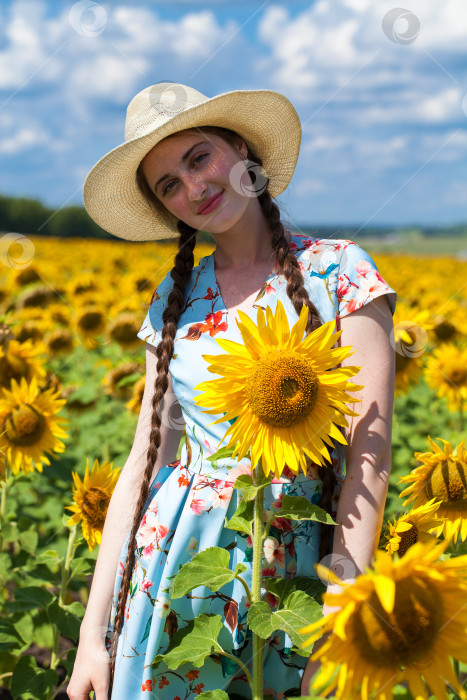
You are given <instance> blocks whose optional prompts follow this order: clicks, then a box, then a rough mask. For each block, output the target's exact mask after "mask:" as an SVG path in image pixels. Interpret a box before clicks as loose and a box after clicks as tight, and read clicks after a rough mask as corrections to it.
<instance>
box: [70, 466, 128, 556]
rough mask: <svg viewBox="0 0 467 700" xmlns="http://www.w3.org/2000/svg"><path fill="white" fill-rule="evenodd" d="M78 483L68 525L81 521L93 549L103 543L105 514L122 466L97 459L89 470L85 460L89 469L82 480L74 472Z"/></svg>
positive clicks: (75, 481)
mask: <svg viewBox="0 0 467 700" xmlns="http://www.w3.org/2000/svg"><path fill="white" fill-rule="evenodd" d="M72 474H73V481H74V483H75V486H74V488H73V500H74V503H73V505H71V506H66V508H67V510H71V511H72V512H74V515H72V516H71V517H70V519H69V520H68V522H67V525H68V526H70V525H74V524H75V523H79V522H81V527H82V530H83V536H84V539H85V540H86V542H87V543H88V547H89V549H90V551H91V552H92V550H93V549H94V547H95V546H96V544H100V543H101V537H102V530H103V528H104V522H105V516H106V514H107V508H108V507H109V503H110V498H111V496H112V492H113V490H114V488H115V484H116V483H117V481H118V477H119V476H120V469H119V468H115V469H114V468H113V464H112V462H102V465H101V466H100V467H99V462H98V461H97V459H96V460H95V461H94V465H93V467H92V470H91V473H89V460H88V459H87V460H86V471H85V474H84V479H83V481H81V479H80V477H79V475H78V474H77V473H76V472H72Z"/></svg>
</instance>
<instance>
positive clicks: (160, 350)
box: [109, 126, 337, 697]
mask: <svg viewBox="0 0 467 700" xmlns="http://www.w3.org/2000/svg"><path fill="white" fill-rule="evenodd" d="M198 129H199V130H200V131H202V132H203V133H204V134H215V135H217V136H220V137H221V138H223V139H224V140H225V141H226V142H227V143H228V144H230V145H231V146H232V147H235V146H236V145H237V143H238V135H237V134H236V133H235V132H234V131H232V130H230V129H225V128H223V127H216V126H203V127H197V130H198ZM247 147H248V155H247V157H248V159H249V160H250V161H253V162H254V163H257V164H259V165H260V166H261V165H262V161H261V159H260V158H259V156H258V155H257V154H256V153H255V152H254V150H253V148H252V147H250V146H247ZM249 174H250V178H252V174H251V173H249ZM137 181H138V185H139V187H140V188H141V190H142V192H143V194H144V195H145V196H146V198H147V200H148V202H149V204H150V205H151V206H153V207H155V208H157V209H158V210H161V209H162V210H164V207H163V205H162V203H161V202H160V200H159V199H158V198H157V197H156V195H155V194H154V192H152V190H151V189H150V188H149V186H148V184H147V182H146V179H145V177H144V175H143V172H142V169H141V165H140V167H139V168H138V171H137ZM252 181H253V178H252ZM258 201H259V204H260V206H261V209H262V212H263V215H264V218H265V220H266V221H267V222H268V224H269V227H270V229H271V231H272V240H271V246H272V250H273V252H274V256H275V262H276V266H277V270H278V272H279V273H280V274H282V275H283V276H284V277H285V279H286V281H287V287H286V290H287V295H288V297H289V299H290V300H291V302H292V304H293V307H294V309H295V311H296V312H297V315H300V311H301V309H302V306H303V304H305V305H306V306H307V307H308V309H309V311H310V313H309V316H308V322H307V326H306V334H309V333H311V332H312V331H313V330H315V329H316V328H318V327H319V326H321V325H322V321H321V318H320V316H319V313H318V311H317V309H316V307H315V306H314V304H313V302H312V301H311V300H310V298H309V296H308V292H307V290H306V288H305V286H304V282H303V275H302V272H301V270H300V266H299V263H298V260H297V257H296V255H295V254H294V253H293V251H292V250H291V249H290V247H289V243H288V241H287V238H286V236H285V228H284V226H283V224H282V222H281V219H280V210H279V208H278V206H277V204H275V202H273V200H272V197H271V195H270V193H269V191H268V188H267V187H266V188H265V189H264V191H263V192H261V194H259V195H258ZM177 228H178V231H179V233H180V237H179V239H178V252H177V254H176V256H175V260H174V267H173V268H172V270H171V272H170V276H171V278H172V279H173V282H174V284H173V288H172V290H171V292H170V294H169V295H168V299H167V306H166V308H165V309H164V312H163V314H162V321H163V324H164V325H163V328H162V331H161V336H162V339H161V341H160V342H159V344H158V345H157V348H156V355H157V359H158V362H157V368H156V370H157V376H156V380H155V384H154V395H153V398H152V418H151V429H150V430H151V432H150V435H149V447H148V451H147V465H146V470H145V472H144V476H143V479H142V483H141V487H140V495H139V499H138V502H137V505H136V509H135V515H134V520H133V526H132V529H131V533H130V538H129V542H128V553H127V559H126V562H125V567H124V570H123V575H122V582H121V586H120V590H119V593H118V599H117V605H116V612H115V619H114V625H113V630H112V636H111V645H110V657H111V670H110V687H109V697H110V695H111V692H112V685H113V678H114V673H115V657H116V649H117V644H118V637H119V634H120V632H121V629H122V626H123V619H124V614H125V612H126V603H127V598H128V592H129V588H130V581H131V576H132V573H133V566H134V562H135V549H136V533H137V532H138V529H139V525H140V521H141V518H142V516H143V514H144V507H145V504H146V501H147V498H148V496H149V488H150V480H151V476H152V473H153V469H154V464H155V463H156V459H157V454H158V450H159V447H160V444H161V431H160V428H161V416H160V410H158V409H159V406H160V403H161V401H162V399H163V397H164V394H165V392H166V391H167V387H168V372H169V365H170V361H171V359H172V357H173V353H174V341H175V333H176V330H177V324H178V321H179V318H180V315H181V312H182V307H183V302H184V294H185V289H186V286H187V284H188V281H189V280H190V277H191V271H192V268H193V265H194V256H193V251H194V248H195V245H196V234H197V230H196V229H195V228H193V227H191V226H189V225H188V224H186V223H185V222H183V221H181V220H179V221H178V223H177ZM333 444H334V443H333ZM331 467H332V465H331V464H330V463H328V464H327V465H325V466H319V467H318V475H319V478H320V479H321V480H322V493H321V499H320V503H319V505H320V507H321V508H323V509H324V510H325V511H326V512H327V513H329V514H331V515H333V513H332V512H331V507H332V499H333V495H334V491H335V487H336V483H337V479H336V476H335V474H334V470H333V469H332V468H331ZM333 532H334V526H332V525H325V524H324V523H322V524H321V538H320V547H319V558H320V559H322V558H323V557H324V556H326V554H329V553H330V552H331V550H332V547H331V539H332V535H333Z"/></svg>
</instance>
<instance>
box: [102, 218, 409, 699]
mask: <svg viewBox="0 0 467 700" xmlns="http://www.w3.org/2000/svg"><path fill="white" fill-rule="evenodd" d="M291 236H292V238H291V248H292V250H293V251H294V252H295V254H296V255H297V258H298V260H299V264H300V268H301V270H302V272H303V275H304V280H305V285H306V288H307V291H308V294H309V296H310V299H311V300H312V301H313V303H314V305H315V306H316V308H317V310H318V312H319V314H320V316H321V319H322V320H323V323H325V322H326V321H330V320H332V319H335V320H336V323H338V321H339V318H342V317H343V316H346V315H347V314H349V313H351V312H352V311H355V310H356V309H359V308H360V307H361V306H363V305H364V304H367V303H369V302H370V301H372V300H373V299H375V298H376V297H378V296H380V295H382V294H384V295H387V296H386V298H387V301H388V303H389V306H390V309H391V312H392V313H394V310H395V305H396V293H395V292H394V290H393V289H391V287H389V286H388V284H387V283H386V282H385V280H384V279H383V278H382V277H381V275H380V274H379V272H378V270H377V268H376V265H375V263H374V262H373V260H372V258H371V257H370V256H369V255H368V254H367V253H366V252H365V251H364V250H362V248H360V247H359V246H358V245H357V244H355V243H354V242H352V241H349V240H332V239H320V238H312V237H309V236H304V235H301V234H298V233H293V232H291ZM172 285H173V282H172V280H171V278H170V275H167V277H166V278H165V279H164V280H163V281H162V282H161V283H160V284H159V286H158V287H157V289H156V290H155V292H154V294H153V296H152V299H151V303H150V306H149V310H148V313H147V315H146V318H145V319H144V322H143V325H142V327H141V329H140V331H139V332H138V334H137V335H138V337H139V338H140V339H141V340H143V341H145V342H148V343H150V344H151V345H154V346H156V345H157V344H158V343H159V341H160V339H161V329H162V327H163V322H162V313H163V311H164V308H165V306H166V304H167V297H168V294H169V293H170V290H171V289H172ZM278 299H280V300H281V302H282V303H283V304H284V307H285V310H286V313H287V316H288V319H289V324H290V325H292V324H293V323H294V322H295V321H296V320H297V318H298V317H297V314H296V312H295V310H294V308H293V306H292V304H291V302H290V300H289V298H288V296H287V293H286V280H285V279H284V278H283V277H282V276H281V275H278V274H277V273H276V272H275V270H272V271H271V272H270V274H269V276H268V277H267V279H266V281H265V283H264V285H263V287H262V289H261V290H260V292H259V293H258V296H257V298H256V300H255V303H254V304H253V305H252V308H251V309H250V310H249V312H248V315H249V316H250V318H252V319H253V320H254V321H256V313H257V311H256V310H257V308H258V307H259V306H261V307H263V308H265V307H266V306H267V305H269V306H270V307H271V309H272V310H273V311H274V309H275V306H276V303H277V300H278ZM337 328H339V326H337ZM216 338H229V339H231V340H233V341H236V342H242V338H241V335H240V331H239V330H238V327H237V325H236V323H235V322H234V321H233V320H232V319H231V318H230V316H229V313H228V312H227V311H226V309H225V305H224V302H223V300H222V296H221V294H220V291H219V287H218V284H217V280H216V275H215V268H214V254H213V253H212V254H211V255H208V256H206V257H204V258H202V259H201V260H200V262H199V264H198V265H197V266H196V267H194V268H193V271H192V275H191V280H190V282H189V284H188V288H187V290H186V292H185V304H184V307H183V310H182V314H181V317H180V321H179V323H178V329H177V334H176V339H175V350H174V356H173V359H172V360H171V363H170V372H171V375H172V382H173V390H174V393H175V396H176V399H177V400H178V403H179V405H180V407H181V410H182V414H183V419H184V421H185V424H186V438H187V440H186V443H185V444H184V446H183V447H182V453H181V458H180V459H179V460H178V461H176V462H174V463H172V464H167V465H165V466H163V467H162V468H161V469H160V470H159V472H158V473H157V475H156V478H155V479H154V481H153V483H152V484H151V487H150V494H149V497H148V500H147V506H146V509H145V512H144V517H143V518H142V521H141V524H140V526H139V529H138V533H137V547H136V561H135V567H134V570H133V575H132V579H131V584H130V591H129V594H128V598H127V602H126V608H125V616H124V624H123V628H122V633H121V634H120V636H119V641H118V647H117V658H116V665H115V676H114V684H113V691H112V696H111V698H112V700H130V699H131V700H136V699H137V698H138V699H139V698H146V699H149V698H157V699H158V700H177V699H178V700H188V699H189V698H194V697H196V696H197V695H199V694H200V693H202V692H204V691H207V690H215V689H223V690H224V691H225V692H227V693H228V694H229V696H231V697H243V698H250V697H251V693H250V690H249V686H248V684H247V680H246V676H245V673H244V672H243V671H242V669H241V668H240V667H239V666H238V665H237V664H236V662H235V661H233V660H232V659H230V658H228V657H225V656H219V655H217V656H216V655H215V654H214V655H212V656H211V657H208V658H207V659H206V661H205V663H204V665H203V666H201V667H200V668H196V667H195V666H194V665H191V664H188V663H186V664H184V665H182V666H180V667H179V668H178V669H176V670H170V669H169V668H168V667H167V666H166V665H165V664H164V662H161V663H160V664H159V665H158V666H157V668H152V667H151V662H152V660H153V658H154V657H155V656H156V654H161V653H164V652H165V651H166V649H167V647H168V645H169V642H170V640H171V637H172V636H173V635H174V633H175V632H176V631H177V629H180V628H183V627H184V626H185V625H187V624H188V623H189V622H190V621H191V620H192V619H193V618H194V617H196V616H197V615H199V614H201V613H215V614H219V615H221V617H222V620H223V627H222V629H221V633H220V637H219V643H220V644H221V645H222V647H223V649H225V651H227V652H228V653H229V654H231V655H233V656H236V657H238V658H240V659H241V660H242V661H243V662H244V663H245V664H246V665H247V666H248V667H249V668H250V669H251V654H252V636H251V631H250V630H249V627H248V624H247V614H248V608H249V602H248V599H247V597H246V593H245V589H244V588H243V586H242V584H241V583H240V581H238V580H237V579H234V580H233V581H232V582H231V583H229V584H227V585H225V586H223V587H222V588H221V589H220V590H219V591H217V592H212V591H210V590H209V589H208V588H206V587H205V586H199V587H198V588H195V589H193V590H192V591H191V592H190V593H188V594H186V595H185V596H184V597H182V598H177V599H174V600H171V588H172V581H173V578H174V576H175V575H176V573H177V572H178V570H179V567H180V566H181V565H182V564H184V563H185V562H187V561H189V560H190V559H191V557H192V556H193V555H194V554H195V553H197V552H199V551H202V550H204V549H206V548H207V547H213V546H215V547H221V548H223V549H225V550H227V551H228V552H229V554H230V568H231V569H235V566H236V564H237V563H239V562H241V563H243V564H244V565H245V566H246V567H247V570H246V571H245V572H244V573H243V574H242V576H243V578H244V579H245V580H246V581H247V583H248V584H249V585H250V587H251V574H252V571H251V563H252V554H253V550H252V542H251V539H250V537H249V536H247V535H246V534H243V533H239V532H236V531H234V530H230V529H228V528H225V527H224V521H225V518H228V519H230V517H231V516H232V515H233V513H234V512H235V510H236V508H237V506H238V504H239V502H240V501H239V493H238V491H237V490H236V489H234V487H233V484H234V481H235V479H236V478H237V476H238V475H240V474H242V473H248V472H249V471H250V464H249V462H248V460H247V459H246V458H244V459H243V460H241V461H240V462H237V461H232V460H229V459H223V460H220V461H218V462H217V463H211V462H209V461H207V459H206V458H207V457H208V456H209V455H210V454H212V453H213V452H215V451H216V450H217V449H218V448H219V446H221V445H222V444H226V443H227V441H224V442H223V436H224V434H225V432H226V430H227V428H228V426H229V423H228V422H226V423H218V424H216V425H210V424H211V423H212V421H213V420H215V418H216V416H212V415H210V414H206V413H203V412H202V411H201V410H200V408H199V407H198V406H197V405H196V404H195V403H194V402H193V398H194V396H196V395H198V394H199V393H200V392H195V391H194V387H195V386H196V385H197V384H199V383H200V382H202V381H206V380H209V379H212V378H213V375H212V373H210V372H208V370H207V366H208V364H207V362H206V361H205V360H204V359H203V357H202V355H203V354H220V353H222V352H223V351H222V350H221V348H220V346H219V345H217V343H216ZM331 457H332V464H333V469H334V471H335V474H336V477H337V484H336V490H335V492H334V495H333V501H332V511H333V512H332V515H333V516H334V517H335V515H336V511H337V502H338V497H339V493H340V490H341V488H342V484H343V481H344V473H345V463H344V452H343V447H342V445H339V444H338V445H337V447H336V448H335V449H334V450H333V451H332V453H331ZM321 486H322V482H321V480H320V479H319V478H318V474H317V471H316V466H315V465H313V464H311V463H310V464H309V467H308V474H307V476H305V475H304V474H303V473H300V474H299V475H295V474H294V473H292V472H290V471H288V470H287V468H286V469H285V471H284V473H283V475H282V477H281V478H280V479H274V481H273V483H272V484H271V485H270V486H268V487H267V488H266V489H265V509H266V511H267V510H270V511H271V510H272V506H274V507H276V508H278V507H280V505H281V499H282V497H283V495H284V494H290V495H297V496H305V497H306V498H308V499H309V500H310V501H311V502H312V503H315V504H318V503H319V500H320V497H321ZM129 534H130V533H128V535H127V538H126V540H125V542H124V545H123V547H122V552H121V557H120V562H119V567H118V571H117V575H116V579H115V586H114V598H113V603H112V610H111V615H110V621H109V627H108V634H107V648H109V640H110V634H111V631H112V628H113V623H114V620H115V609H116V601H117V595H118V591H119V588H120V583H121V577H122V572H123V566H124V562H125V559H126V553H127V549H128V540H129ZM319 540H320V524H319V523H317V522H313V521H303V522H300V521H290V520H285V519H282V518H279V517H278V518H275V519H274V521H273V523H272V524H271V528H270V531H269V536H268V538H267V540H266V541H265V543H264V551H263V562H262V570H263V576H272V577H280V578H287V577H295V576H306V577H311V578H317V575H316V572H315V569H314V564H315V563H316V562H317V561H318V551H319ZM263 596H264V597H263V599H264V600H266V601H267V602H268V603H269V605H270V606H271V608H272V609H275V608H274V601H275V598H274V596H272V594H269V593H267V592H266V589H263ZM291 647H292V642H291V640H290V638H289V637H288V635H287V634H286V633H285V632H281V631H278V632H276V633H274V634H273V635H272V636H271V637H270V638H269V639H268V640H267V641H266V643H265V653H264V683H265V685H264V694H265V696H266V697H271V698H276V699H279V698H285V697H287V695H290V694H299V693H298V690H299V688H300V682H301V677H302V675H303V669H304V667H305V665H306V662H307V657H303V656H299V655H297V654H295V653H293V652H292V651H291Z"/></svg>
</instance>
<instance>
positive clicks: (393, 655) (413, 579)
mask: <svg viewBox="0 0 467 700" xmlns="http://www.w3.org/2000/svg"><path fill="white" fill-rule="evenodd" d="M448 544H449V543H448V541H443V542H438V543H437V542H436V540H433V542H432V543H424V542H417V543H416V544H414V545H413V546H412V547H410V549H409V550H408V551H407V553H406V554H405V555H404V556H403V557H398V556H397V555H395V557H394V558H393V557H392V556H391V555H390V554H389V553H388V552H386V551H384V550H377V552H376V556H375V561H374V563H373V567H372V568H370V567H367V568H366V570H365V573H364V574H361V575H360V576H358V577H357V578H356V579H355V582H354V583H352V584H350V585H348V586H347V585H346V584H345V583H344V582H343V581H338V584H339V585H341V586H342V588H343V590H342V592H341V593H338V594H334V595H332V594H324V596H323V598H324V600H325V602H326V603H327V604H328V605H330V606H336V607H338V609H337V610H335V611H334V612H332V613H330V614H329V615H327V616H326V617H323V618H321V619H319V620H317V621H316V622H313V623H312V624H311V625H308V626H307V627H304V628H302V629H301V630H300V633H304V632H312V633H313V634H312V635H311V637H310V638H309V639H307V641H306V642H305V644H304V645H303V646H305V647H306V646H308V645H310V644H312V643H313V642H314V641H316V640H317V639H318V638H319V637H321V636H322V634H323V632H326V631H330V632H331V634H330V636H329V637H328V639H327V640H326V642H325V643H324V644H323V645H322V647H321V648H320V649H319V650H318V651H317V652H315V653H314V654H312V656H311V658H312V660H313V661H314V660H315V659H320V661H321V668H320V672H319V675H318V676H317V677H316V678H315V680H314V682H313V684H312V687H313V689H317V688H319V687H321V686H322V685H323V684H324V685H326V684H329V685H328V687H327V688H326V689H325V690H324V691H323V690H321V691H320V694H322V695H327V694H328V693H330V692H331V690H333V689H334V688H336V686H337V691H336V697H337V698H343V699H345V700H347V699H348V698H356V697H362V698H364V699H365V700H367V698H368V697H369V694H370V693H372V692H373V691H376V695H375V696H372V697H374V698H375V700H376V699H377V700H389V699H391V700H392V697H393V692H392V688H393V686H394V685H395V684H396V683H400V682H402V681H407V682H408V684H409V687H410V690H411V692H412V694H413V696H414V698H417V700H422V698H423V699H425V700H428V697H429V693H428V692H427V690H426V689H425V685H424V682H423V680H425V681H426V682H427V683H428V685H429V688H430V690H431V693H433V695H434V696H435V697H436V698H437V700H448V695H447V692H446V687H445V682H448V683H450V684H451V685H452V686H453V687H454V688H455V689H456V691H457V692H458V693H459V695H460V697H461V698H464V699H465V698H467V694H466V693H465V691H464V690H463V689H462V687H461V686H460V684H459V681H458V679H457V677H456V675H455V673H454V670H453V667H452V662H451V657H452V658H454V659H458V660H460V661H463V662H467V644H466V641H467V635H466V628H467V578H466V577H467V555H464V556H459V557H451V558H446V559H440V556H441V555H442V554H443V553H444V551H445V549H446V547H447V546H448ZM315 568H316V570H317V572H318V574H319V575H320V577H321V576H322V577H325V576H328V575H329V571H328V569H326V567H323V566H322V565H320V564H315ZM336 669H338V672H337V674H336V677H335V678H333V680H330V679H331V677H332V676H333V673H334V671H335V670H336Z"/></svg>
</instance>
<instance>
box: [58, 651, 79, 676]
mask: <svg viewBox="0 0 467 700" xmlns="http://www.w3.org/2000/svg"><path fill="white" fill-rule="evenodd" d="M77 651H78V650H77V649H69V650H68V652H67V653H66V654H65V656H62V658H61V659H60V663H61V665H62V666H64V667H65V668H66V672H67V674H68V675H69V676H71V674H72V673H73V667H74V664H75V659H76V652H77Z"/></svg>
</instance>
